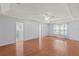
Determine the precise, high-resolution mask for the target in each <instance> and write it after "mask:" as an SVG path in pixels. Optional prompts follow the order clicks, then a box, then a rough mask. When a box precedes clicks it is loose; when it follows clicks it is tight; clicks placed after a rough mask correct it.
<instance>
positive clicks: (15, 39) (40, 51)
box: [0, 3, 79, 56]
mask: <svg viewBox="0 0 79 59" xmlns="http://www.w3.org/2000/svg"><path fill="white" fill-rule="evenodd" d="M0 56H79V3H0Z"/></svg>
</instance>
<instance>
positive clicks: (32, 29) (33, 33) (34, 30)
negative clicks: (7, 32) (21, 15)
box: [24, 21, 48, 40]
mask: <svg viewBox="0 0 79 59" xmlns="http://www.w3.org/2000/svg"><path fill="white" fill-rule="evenodd" d="M39 24H40V23H37V22H33V21H26V22H24V39H26V40H29V39H33V38H38V37H39ZM47 29H48V26H47V24H43V28H42V34H43V36H46V35H48V33H47Z"/></svg>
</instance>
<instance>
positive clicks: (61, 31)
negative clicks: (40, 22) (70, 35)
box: [53, 24, 67, 35]
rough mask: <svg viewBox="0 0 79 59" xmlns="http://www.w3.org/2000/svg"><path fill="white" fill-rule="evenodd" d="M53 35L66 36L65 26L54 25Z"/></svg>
mask: <svg viewBox="0 0 79 59" xmlns="http://www.w3.org/2000/svg"><path fill="white" fill-rule="evenodd" d="M53 33H54V34H59V35H67V24H54V26H53Z"/></svg>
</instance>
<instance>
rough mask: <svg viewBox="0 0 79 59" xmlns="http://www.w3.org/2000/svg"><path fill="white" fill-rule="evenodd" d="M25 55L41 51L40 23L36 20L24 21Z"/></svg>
mask: <svg viewBox="0 0 79 59" xmlns="http://www.w3.org/2000/svg"><path fill="white" fill-rule="evenodd" d="M23 51H24V55H25V56H29V55H31V56H32V55H38V54H36V52H37V51H39V23H38V22H36V21H26V22H24V47H23Z"/></svg>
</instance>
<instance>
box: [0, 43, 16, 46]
mask: <svg viewBox="0 0 79 59" xmlns="http://www.w3.org/2000/svg"><path fill="white" fill-rule="evenodd" d="M13 43H16V42H9V43H3V44H0V47H1V46H5V45H9V44H13Z"/></svg>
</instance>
